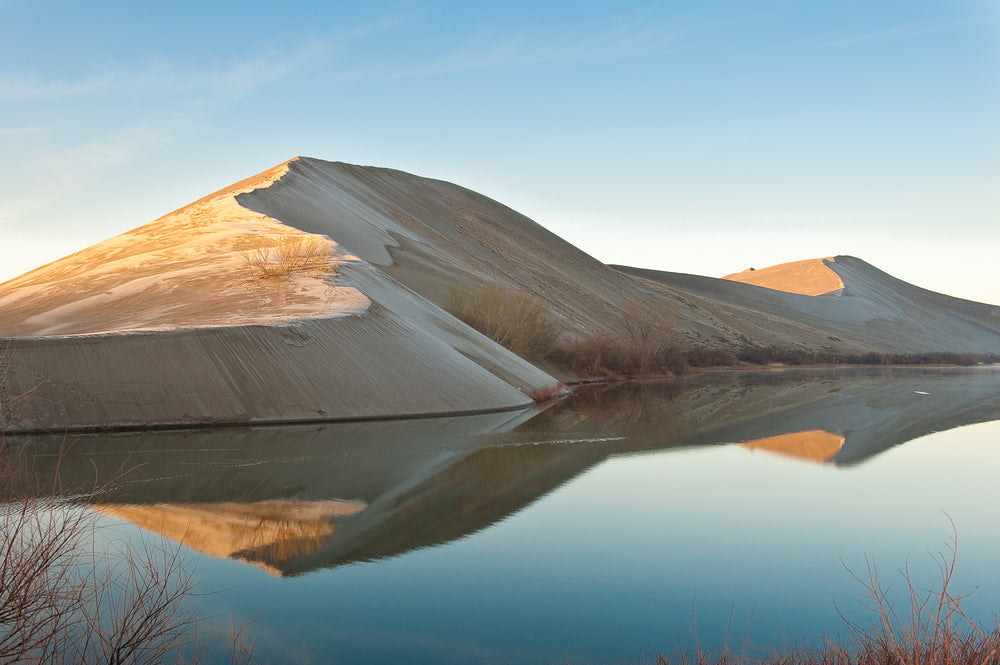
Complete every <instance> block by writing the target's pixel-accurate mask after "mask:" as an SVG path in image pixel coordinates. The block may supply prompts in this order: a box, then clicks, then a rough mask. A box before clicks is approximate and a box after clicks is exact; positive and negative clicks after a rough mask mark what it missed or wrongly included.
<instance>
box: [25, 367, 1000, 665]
mask: <svg viewBox="0 0 1000 665" xmlns="http://www.w3.org/2000/svg"><path fill="white" fill-rule="evenodd" d="M998 419H1000V371H998V370H997V369H996V368H970V369H933V368H924V369H882V368H873V369H864V370H787V371H766V372H738V373H724V372H718V373H716V372H712V373H706V374H703V375H699V376H693V377H684V378H681V379H678V380H672V381H663V382H645V383H634V384H624V385H595V386H589V387H581V388H579V389H578V390H577V393H576V394H575V395H574V396H573V397H571V398H568V399H565V400H562V401H560V402H557V403H554V404H551V405H549V406H548V407H547V408H541V409H533V410H530V411H524V412H513V413H498V414H484V415H478V416H471V417H462V418H434V419H418V420H399V421H380V422H354V423H336V424H322V425H303V426H294V427H284V426H282V427H259V428H226V429H214V430H186V431H174V432H151V433H122V434H102V435H98V434H91V435H76V436H74V435H70V436H67V437H61V436H60V437H30V438H15V439H14V440H17V441H26V442H27V445H31V446H34V447H36V449H37V450H38V451H40V454H41V456H40V457H39V460H40V464H41V465H42V466H43V467H44V466H45V465H46V464H48V465H49V471H50V472H51V473H56V471H55V468H56V460H57V459H59V460H60V462H59V471H58V472H59V473H60V474H61V477H62V479H63V483H64V484H65V486H67V487H72V486H79V485H81V484H84V483H87V482H90V481H92V479H93V478H94V477H95V475H96V477H98V478H99V479H110V478H116V477H119V476H121V473H120V471H121V470H122V469H123V468H125V469H127V472H126V473H125V474H124V475H123V476H121V480H120V481H117V482H115V483H114V485H113V487H111V488H110V489H109V491H108V492H106V493H104V494H102V495H101V496H100V500H99V507H98V508H99V510H100V513H101V518H100V519H101V522H102V524H104V525H105V526H106V527H107V528H106V529H104V530H103V531H102V533H103V534H104V535H103V536H102V537H103V538H107V539H111V540H113V539H115V538H123V539H136V538H139V537H141V536H142V534H146V537H147V538H154V537H156V538H158V537H165V538H167V539H168V542H171V543H174V542H177V541H183V542H184V543H185V545H184V546H183V547H182V552H183V556H184V559H185V561H186V562H188V565H190V566H192V567H193V569H194V570H195V573H196V576H197V578H198V579H199V580H201V587H200V588H201V590H202V591H206V592H208V593H206V594H205V595H202V596H199V597H198V598H196V599H195V600H193V601H192V602H196V603H197V604H198V606H199V608H200V609H201V610H202V611H204V612H205V613H206V614H207V615H210V616H212V617H213V618H214V620H215V621H216V622H217V623H220V624H222V625H225V624H226V623H228V622H229V621H231V619H232V617H236V618H237V620H242V619H244V618H247V617H252V618H253V619H254V620H255V624H254V628H255V630H258V631H259V632H260V635H259V638H258V646H257V651H258V653H260V654H263V655H265V656H267V655H270V654H274V655H277V656H280V657H284V658H287V661H288V662H303V661H305V662H312V663H326V662H339V663H395V662H408V663H487V662H489V663H494V664H497V663H549V662H564V661H567V662H576V661H578V660H579V661H581V662H583V661H589V662H593V663H597V662H609V661H610V662H616V661H618V660H619V659H623V658H624V659H629V660H640V659H642V658H644V657H646V658H648V656H649V654H651V653H654V652H656V651H666V652H670V651H672V650H673V649H674V648H676V647H678V646H690V645H692V644H693V640H694V639H695V638H694V637H693V631H692V625H693V624H694V625H695V626H696V633H697V639H698V640H699V641H700V643H701V644H702V645H704V646H712V645H714V644H717V643H719V642H720V641H722V640H724V639H725V638H726V635H727V632H728V633H730V634H731V635H732V639H733V640H734V641H738V640H740V639H742V638H743V636H744V635H746V636H747V637H748V638H749V639H750V640H751V641H752V642H753V643H754V644H758V645H764V646H768V645H777V644H782V643H784V642H792V643H794V642H798V641H801V640H802V639H803V638H809V639H818V638H820V637H822V636H823V635H834V636H836V635H844V634H845V631H844V627H843V620H842V618H841V616H840V615H841V614H843V615H845V616H847V617H849V618H852V619H863V618H864V617H866V616H867V615H866V614H865V612H864V610H863V608H862V607H861V606H860V605H859V603H858V600H857V598H856V596H855V595H856V594H857V593H858V592H860V591H861V590H862V589H861V587H860V585H859V584H858V583H857V582H856V581H855V580H854V579H853V578H852V576H851V571H854V572H856V573H860V574H864V573H865V565H866V557H868V558H869V559H873V560H874V561H875V562H876V563H877V564H878V566H879V570H880V574H881V575H882V577H883V580H884V581H894V580H895V581H897V585H898V583H899V582H898V580H899V576H898V573H897V571H898V570H899V569H901V568H902V567H904V566H905V565H907V564H908V565H909V567H910V573H911V575H912V577H913V579H914V580H915V582H917V583H918V584H920V585H925V584H927V585H929V584H931V583H933V582H935V581H936V580H937V577H938V573H937V568H936V565H935V561H934V559H933V558H932V557H933V555H934V554H937V553H941V552H945V553H947V551H948V548H949V546H950V539H951V536H952V523H954V527H955V529H956V530H957V533H958V566H957V572H956V575H955V579H954V582H953V584H954V587H953V590H958V591H963V592H974V593H973V594H972V595H971V596H970V597H969V598H968V599H967V601H966V602H965V605H964V607H965V608H966V609H967V610H968V611H969V612H970V614H971V615H972V616H974V617H975V618H977V619H978V620H981V621H983V622H986V623H992V622H993V618H994V613H995V612H996V611H997V610H998V609H1000V566H998V565H997V562H998V559H1000V529H998V528H997V526H998V520H997V509H996V506H998V505H1000V485H998V483H997V482H996V475H997V470H998V469H1000V420H998ZM151 534H160V535H158V536H154V535H151ZM173 547H177V546H176V545H173Z"/></svg>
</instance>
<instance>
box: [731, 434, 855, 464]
mask: <svg viewBox="0 0 1000 665" xmlns="http://www.w3.org/2000/svg"><path fill="white" fill-rule="evenodd" d="M742 446H743V447H744V448H746V449H747V450H749V451H750V452H754V451H755V450H763V451H766V452H769V453H775V454H777V455H784V456H785V457H794V458H796V459H801V460H805V461H807V462H819V463H824V462H829V461H830V460H831V459H833V457H834V455H836V454H837V453H839V452H840V449H841V448H843V447H844V437H843V436H841V435H839V434H834V433H833V432H825V431H823V430H821V429H814V430H809V431H806V432H792V433H790V434H779V435H778V436H769V437H766V438H763V439H754V440H753V441H744V442H743V443H742Z"/></svg>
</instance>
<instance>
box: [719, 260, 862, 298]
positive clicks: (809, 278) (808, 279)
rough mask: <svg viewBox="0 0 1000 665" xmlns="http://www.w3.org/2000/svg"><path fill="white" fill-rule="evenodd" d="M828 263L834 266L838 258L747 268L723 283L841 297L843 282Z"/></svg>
mask: <svg viewBox="0 0 1000 665" xmlns="http://www.w3.org/2000/svg"><path fill="white" fill-rule="evenodd" d="M827 261H829V262H831V263H833V262H835V261H836V258H834V257H831V256H828V257H826V258H822V259H805V260H804V261H792V262H790V263H781V264H778V265H776V266H770V267H767V268H760V269H754V268H748V269H747V270H744V271H743V272H737V273H733V274H731V275H726V276H725V277H723V278H722V279H728V280H730V281H733V282H742V283H744V284H753V285H755V286H763V287H764V288H768V289H774V290H775V291H785V292H787V293H799V294H801V295H804V296H836V295H840V294H841V292H843V290H844V281H843V280H842V279H841V278H840V275H838V274H837V273H835V272H834V271H833V270H832V269H831V268H830V267H829V266H828V265H827Z"/></svg>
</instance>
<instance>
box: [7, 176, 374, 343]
mask: <svg viewBox="0 0 1000 665" xmlns="http://www.w3.org/2000/svg"><path fill="white" fill-rule="evenodd" d="M287 170H288V164H287V162H286V163H284V164H280V165H279V166H277V167H275V168H273V169H270V170H268V171H265V172H264V173H262V174H260V175H258V176H255V177H254V178H250V179H247V180H244V181H242V182H240V183H237V184H236V185H233V186H232V187H228V188H226V189H223V190H221V191H219V192H216V193H215V194H212V195H210V196H207V197H205V198H203V199H201V200H199V201H197V202H195V203H192V204H191V205H188V206H185V207H183V208H181V209H179V210H176V211H174V212H172V213H170V214H168V215H165V216H163V217H161V218H160V219H158V220H156V221H154V222H152V223H150V224H147V225H145V226H141V227H139V228H137V229H134V230H132V231H129V232H127V233H123V234H122V235H119V236H116V237H114V238H111V239H109V240H105V241H103V242H100V243H98V244H96V245H93V246H91V247H88V248H87V249H85V250H82V251H80V252H77V253H76V254H72V255H70V256H67V257H66V258H63V259H60V260H58V261H54V262H52V263H50V264H48V265H46V266H43V267H41V268H38V269H36V270H33V271H31V272H29V273H26V274H24V275H22V276H20V277H18V278H15V279H13V280H10V281H8V282H6V283H5V284H2V285H0V329H3V331H4V334H7V335H14V336H19V337H41V336H53V335H81V334H94V333H107V332H134V331H148V330H178V329H185V328H197V327H206V326H232V325H247V324H275V323H286V322H290V321H295V320H298V319H302V318H313V317H330V316H336V315H346V314H353V313H357V312H360V311H363V310H364V309H365V308H366V307H367V306H368V305H369V301H368V299H367V298H366V297H365V296H364V295H362V294H361V293H360V292H359V291H358V290H357V289H355V288H353V287H350V286H344V285H336V284H335V283H333V282H332V281H331V279H330V274H331V273H332V272H333V271H334V270H335V269H336V267H335V266H336V264H337V263H339V262H343V261H348V260H352V259H353V257H350V256H347V255H346V254H345V253H344V252H342V251H341V249H340V248H339V247H338V246H337V245H336V243H334V242H332V241H330V240H329V239H327V238H323V237H321V236H315V235H313V234H307V233H304V232H303V231H300V230H298V229H296V228H293V227H290V226H287V225H285V224H281V223H280V222H278V221H277V220H274V219H271V218H270V217H267V216H266V215H261V214H259V213H255V212H252V211H250V210H247V209H246V208H243V207H242V206H240V205H239V204H238V203H236V199H235V196H236V195H237V194H239V193H241V192H246V191H250V190H251V189H254V188H257V187H266V186H269V185H270V184H271V183H272V182H274V180H276V179H278V178H280V177H281V176H282V175H284V174H285V173H286V172H287ZM295 236H301V237H304V238H309V239H312V238H315V241H314V242H316V243H322V246H323V248H324V252H323V253H324V254H325V257H324V260H323V261H322V262H318V261H314V262H312V263H311V264H310V265H307V266H303V267H302V269H297V270H295V271H293V272H291V273H290V274H287V275H280V276H276V277H263V276H261V275H260V274H259V270H258V271H257V273H255V272H254V267H255V266H254V263H253V262H254V260H255V259H257V258H258V254H257V253H255V247H259V246H261V245H263V246H265V247H266V246H267V245H271V244H274V243H276V242H279V241H280V240H281V239H283V238H289V237H295ZM265 251H266V249H265ZM272 251H273V250H272Z"/></svg>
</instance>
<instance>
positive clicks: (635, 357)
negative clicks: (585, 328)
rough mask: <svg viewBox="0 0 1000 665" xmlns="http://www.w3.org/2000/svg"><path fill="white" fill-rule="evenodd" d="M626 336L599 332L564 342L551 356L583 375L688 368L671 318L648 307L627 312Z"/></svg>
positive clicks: (609, 376)
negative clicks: (581, 338) (595, 334)
mask: <svg viewBox="0 0 1000 665" xmlns="http://www.w3.org/2000/svg"><path fill="white" fill-rule="evenodd" d="M622 328H623V329H624V331H625V333H624V335H623V336H620V337H618V336H613V335H609V334H605V335H598V336H595V337H590V338H587V339H583V340H571V341H568V342H564V343H563V344H561V345H560V346H559V348H557V349H556V350H555V351H554V352H553V353H552V354H551V358H552V360H553V361H555V362H556V363H557V364H558V365H560V366H561V367H563V368H564V369H566V370H568V371H570V372H572V373H574V374H576V375H577V376H583V377H594V378H607V379H626V378H629V379H631V378H648V377H655V376H671V375H674V374H680V373H682V372H684V371H686V370H687V369H688V363H687V359H686V355H685V352H684V349H683V347H682V345H681V344H680V343H679V342H678V341H677V339H676V335H675V334H674V332H673V329H672V327H671V326H670V322H669V320H668V319H667V318H666V317H664V316H662V315H660V314H658V313H657V312H655V311H654V310H652V309H649V308H646V307H635V308H632V309H630V310H628V311H627V312H625V314H624V316H623V319H622Z"/></svg>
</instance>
